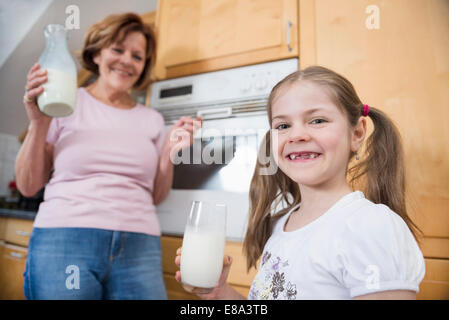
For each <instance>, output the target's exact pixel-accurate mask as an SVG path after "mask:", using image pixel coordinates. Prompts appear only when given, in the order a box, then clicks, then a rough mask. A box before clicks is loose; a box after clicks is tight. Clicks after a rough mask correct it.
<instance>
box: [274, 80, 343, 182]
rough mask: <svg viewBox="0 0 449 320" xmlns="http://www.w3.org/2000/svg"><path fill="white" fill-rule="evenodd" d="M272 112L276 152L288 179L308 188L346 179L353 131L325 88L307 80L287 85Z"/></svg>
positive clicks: (279, 163)
mask: <svg viewBox="0 0 449 320" xmlns="http://www.w3.org/2000/svg"><path fill="white" fill-rule="evenodd" d="M271 113H272V123H271V128H272V129H274V137H276V136H277V143H276V138H275V139H274V141H273V152H274V154H275V155H276V157H275V158H276V162H277V164H278V166H279V168H280V169H281V170H282V171H283V172H284V173H285V174H286V175H287V176H289V177H290V178H291V179H292V180H294V181H295V182H297V183H298V184H299V185H305V186H318V185H323V184H326V183H329V182H337V183H340V182H341V180H339V179H346V167H347V163H348V160H349V155H350V152H351V138H352V133H351V132H352V131H351V128H350V125H349V122H348V119H347V117H346V115H345V114H344V113H343V112H342V111H341V110H340V109H339V108H338V107H337V106H336V105H335V104H334V102H332V101H331V99H330V98H329V97H328V95H327V94H326V93H325V92H324V90H323V88H321V87H320V86H319V85H317V84H314V83H312V82H307V81H302V82H300V83H294V84H288V85H285V86H283V87H281V88H280V90H279V92H278V94H277V96H276V97H275V98H274V99H273V101H272V105H271ZM335 179H337V180H335Z"/></svg>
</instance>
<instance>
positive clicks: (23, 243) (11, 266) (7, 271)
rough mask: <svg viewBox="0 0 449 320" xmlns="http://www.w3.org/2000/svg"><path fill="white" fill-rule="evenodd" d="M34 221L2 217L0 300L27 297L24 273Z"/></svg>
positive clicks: (0, 220)
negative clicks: (24, 287) (24, 289)
mask: <svg viewBox="0 0 449 320" xmlns="http://www.w3.org/2000/svg"><path fill="white" fill-rule="evenodd" d="M32 229H33V221H32V220H25V219H16V218H11V217H0V300H22V299H25V295H24V292H23V273H24V271H25V262H26V256H27V246H28V242H29V240H30V235H31V232H32Z"/></svg>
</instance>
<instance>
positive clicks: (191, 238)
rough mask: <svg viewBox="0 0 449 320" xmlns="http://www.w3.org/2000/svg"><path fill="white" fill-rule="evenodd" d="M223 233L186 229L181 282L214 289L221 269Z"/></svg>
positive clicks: (224, 236)
mask: <svg viewBox="0 0 449 320" xmlns="http://www.w3.org/2000/svg"><path fill="white" fill-rule="evenodd" d="M225 241H226V235H225V233H224V232H212V231H207V230H205V231H196V230H195V229H194V228H188V227H187V228H186V230H185V233H184V239H183V242H182V254H181V277H182V282H184V283H186V284H188V285H191V286H193V287H200V288H214V287H216V286H217V283H218V279H219V278H220V275H221V270H222V267H223V256H224V249H225Z"/></svg>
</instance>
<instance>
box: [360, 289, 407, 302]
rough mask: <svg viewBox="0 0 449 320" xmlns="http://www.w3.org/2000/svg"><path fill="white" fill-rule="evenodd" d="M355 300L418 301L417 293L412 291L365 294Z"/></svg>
mask: <svg viewBox="0 0 449 320" xmlns="http://www.w3.org/2000/svg"><path fill="white" fill-rule="evenodd" d="M354 300H416V292H414V291H410V290H390V291H382V292H375V293H369V294H364V295H362V296H358V297H355V298H354Z"/></svg>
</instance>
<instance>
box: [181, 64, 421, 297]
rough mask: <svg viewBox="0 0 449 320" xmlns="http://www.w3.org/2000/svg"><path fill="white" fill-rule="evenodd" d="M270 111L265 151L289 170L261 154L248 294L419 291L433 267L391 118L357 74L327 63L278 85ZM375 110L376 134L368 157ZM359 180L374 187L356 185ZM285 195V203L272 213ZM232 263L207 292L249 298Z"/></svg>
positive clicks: (247, 244) (248, 250)
mask: <svg viewBox="0 0 449 320" xmlns="http://www.w3.org/2000/svg"><path fill="white" fill-rule="evenodd" d="M267 108H268V117H269V121H270V125H271V135H270V132H268V133H267V135H266V136H265V139H266V144H265V146H264V144H262V148H261V150H260V153H261V154H271V159H272V160H274V161H276V164H277V165H278V167H279V169H280V170H277V172H276V173H275V174H271V175H266V174H262V169H264V167H268V166H269V163H268V164H266V165H262V164H261V162H260V155H259V162H258V163H257V165H256V169H255V172H254V176H253V179H252V182H251V190H250V216H249V223H248V230H247V233H246V237H245V240H244V243H243V250H244V253H245V255H246V257H247V266H248V269H250V268H251V267H256V265H257V264H258V266H259V267H258V273H257V275H256V277H255V279H254V281H253V283H252V286H251V289H250V292H249V296H248V298H249V299H350V298H370V299H373V298H374V299H375V298H377V299H414V298H416V292H418V290H419V284H420V282H421V280H422V279H423V277H424V273H425V266H424V259H423V255H422V253H421V251H420V249H419V247H418V244H417V242H416V240H415V239H416V233H417V232H418V231H419V229H418V228H417V227H416V225H415V224H414V223H413V222H412V221H411V219H410V218H409V216H408V215H407V211H406V205H405V174H404V164H403V152H402V146H401V142H400V136H399V133H398V131H397V129H396V128H395V126H394V124H393V123H392V122H391V120H390V119H389V118H388V117H387V116H386V115H385V114H384V113H383V112H382V111H380V110H378V109H375V108H372V107H369V106H368V105H363V104H362V102H361V101H360V99H359V97H358V96H357V93H356V92H355V90H354V88H353V86H352V85H351V83H350V82H349V81H348V80H346V79H345V78H344V77H342V76H340V75H339V74H337V73H335V72H333V71H331V70H329V69H326V68H324V67H319V66H314V67H309V68H307V69H304V70H302V71H298V72H295V73H293V74H291V75H289V76H287V77H286V78H285V79H283V80H282V81H281V82H279V83H278V84H277V85H276V86H275V87H274V88H273V90H272V92H271V94H270V97H269V100H268V106H267ZM366 117H370V118H371V120H372V122H373V124H374V131H373V132H372V134H371V135H370V137H369V138H368V139H367V142H366V145H365V146H364V148H365V150H364V151H365V152H364V153H363V154H364V155H365V159H361V158H360V156H359V151H360V150H361V147H362V144H363V142H364V140H365V134H366ZM270 151H272V152H270ZM353 158H355V159H354V161H355V165H354V166H352V167H351V169H349V170H348V167H349V163H350V162H351V161H352V160H353ZM348 180H349V182H348ZM356 183H357V185H358V186H363V189H364V190H365V193H362V192H361V191H353V188H352V187H353V186H354V185H355V184H356ZM351 186H352V187H351ZM261 195H263V196H261ZM280 202H283V203H284V209H282V210H279V211H278V212H277V213H274V214H273V211H274V210H275V209H274V208H278V207H279V204H280ZM179 254H180V250H178V257H177V258H176V261H175V262H176V263H177V264H178V265H179V260H180V259H179ZM224 260H225V261H224V267H223V272H222V277H221V279H220V281H219V284H218V285H217V287H216V288H215V289H214V290H213V291H212V292H211V293H209V294H207V295H202V296H201V297H202V298H205V299H235V298H244V297H243V296H241V295H239V294H238V293H237V292H236V291H235V290H233V289H232V287H231V286H230V285H228V284H227V283H226V278H227V274H228V273H229V268H230V265H231V259H230V257H225V259H224ZM176 278H177V280H178V281H180V279H181V275H180V273H179V272H178V273H177V274H176Z"/></svg>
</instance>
